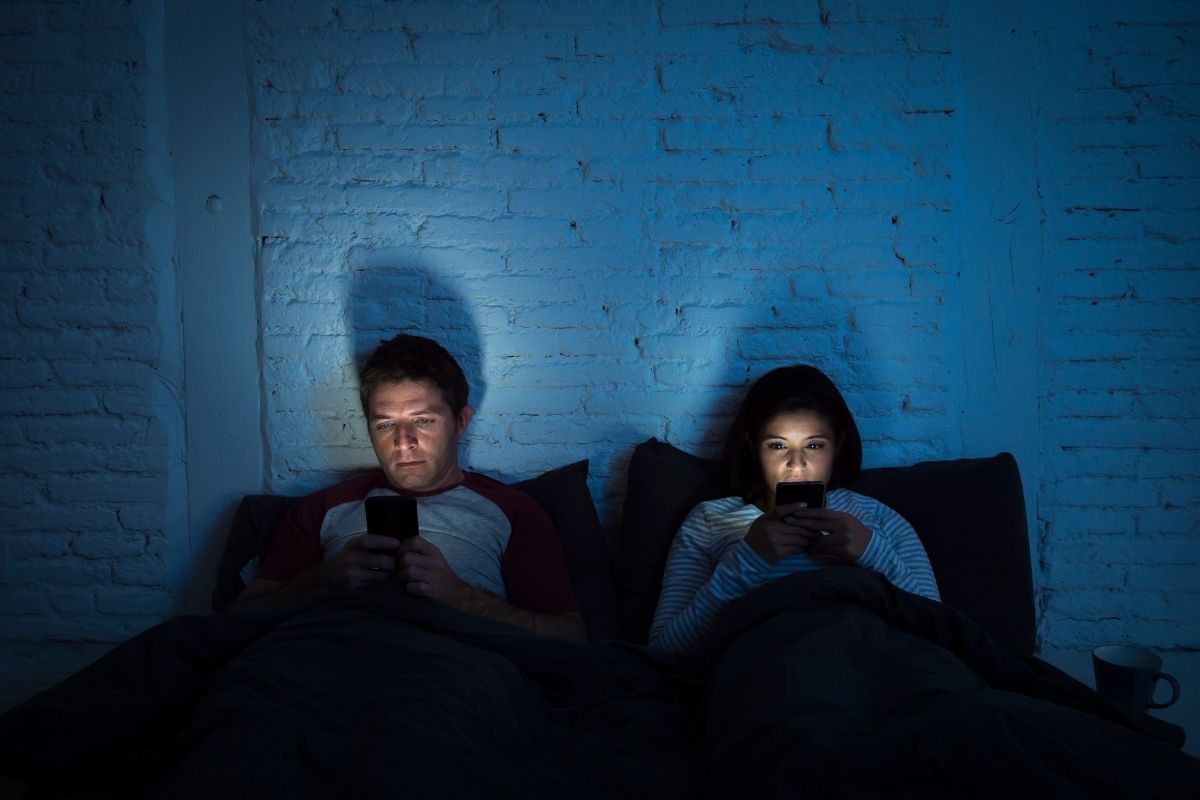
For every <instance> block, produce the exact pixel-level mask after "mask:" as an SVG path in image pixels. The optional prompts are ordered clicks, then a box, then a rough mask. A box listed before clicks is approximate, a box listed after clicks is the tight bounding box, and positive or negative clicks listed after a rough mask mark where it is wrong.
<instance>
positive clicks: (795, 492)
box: [775, 481, 825, 508]
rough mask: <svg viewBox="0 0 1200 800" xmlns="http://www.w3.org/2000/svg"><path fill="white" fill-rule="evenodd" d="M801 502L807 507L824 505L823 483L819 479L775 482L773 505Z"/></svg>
mask: <svg viewBox="0 0 1200 800" xmlns="http://www.w3.org/2000/svg"><path fill="white" fill-rule="evenodd" d="M799 502H803V503H804V504H805V505H806V506H807V507H808V508H824V507H825V484H824V483H822V482H821V481H786V482H784V483H777V484H775V507H776V508H778V507H779V506H785V505H787V504H788V503H799Z"/></svg>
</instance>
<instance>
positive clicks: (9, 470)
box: [0, 2, 187, 682]
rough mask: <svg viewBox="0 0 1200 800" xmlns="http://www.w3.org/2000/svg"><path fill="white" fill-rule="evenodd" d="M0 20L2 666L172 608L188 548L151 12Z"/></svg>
mask: <svg viewBox="0 0 1200 800" xmlns="http://www.w3.org/2000/svg"><path fill="white" fill-rule="evenodd" d="M3 16H4V20H3V22H2V23H0V25H2V26H3V28H2V32H0V58H2V59H3V62H4V64H3V76H4V77H3V79H2V81H3V90H2V91H0V119H2V120H4V121H3V123H0V129H2V131H3V132H2V134H0V136H2V140H3V153H4V155H3V156H2V157H0V197H3V200H2V201H0V275H2V278H0V281H2V284H3V290H4V291H3V295H2V296H3V300H2V301H0V343H2V344H0V375H2V376H3V377H2V378H0V416H2V417H3V425H2V426H0V484H2V485H3V487H4V489H5V491H3V492H2V493H0V519H2V520H3V521H2V522H0V529H2V532H3V536H2V538H0V545H2V547H3V550H0V553H2V555H3V558H2V559H0V581H2V583H0V682H4V681H8V680H9V679H11V678H12V676H13V674H14V673H26V674H39V675H53V674H55V673H57V672H58V671H62V670H70V669H73V668H75V667H78V666H81V665H82V664H84V663H86V662H87V661H88V660H90V659H91V658H94V657H95V656H96V655H98V654H99V653H100V652H102V651H103V650H104V649H106V648H107V647H110V646H111V644H112V643H113V642H115V641H119V640H122V639H124V638H127V637H128V636H130V635H131V634H133V633H135V632H137V631H139V630H141V629H143V628H145V627H147V626H149V625H150V624H153V623H155V622H158V621H160V620H162V619H164V618H166V617H168V616H170V615H171V614H173V613H175V611H176V610H177V608H178V598H179V592H180V589H181V586H180V584H181V577H182V574H183V570H184V567H185V563H184V559H183V558H182V555H183V554H185V553H186V550H187V538H186V537H187V531H186V530H184V529H180V528H179V527H178V526H176V525H173V524H172V521H173V520H176V519H177V517H176V516H173V515H174V514H175V513H176V512H177V510H178V508H179V504H178V501H176V500H174V499H173V497H176V496H177V495H176V494H175V493H174V492H175V491H177V490H178V489H179V488H180V487H181V486H182V484H181V482H180V478H181V474H182V463H183V462H182V452H181V450H180V441H181V436H182V429H181V421H180V420H181V417H180V411H181V409H180V406H179V403H178V400H177V398H176V396H177V395H178V394H179V381H180V375H179V355H178V351H177V349H176V348H177V346H178V332H177V330H175V326H177V324H178V323H177V320H178V309H177V307H176V304H175V298H174V294H173V288H172V287H173V273H172V265H171V258H172V252H171V250H170V247H171V246H172V244H171V242H170V231H169V229H168V228H164V227H162V226H161V225H159V224H157V223H160V222H161V221H162V215H161V210H162V208H163V207H164V205H165V201H164V200H163V197H164V195H165V196H169V187H170V182H169V171H168V161H167V156H166V152H165V147H164V145H163V142H162V140H161V135H162V133H163V130H164V129H163V126H162V116H161V114H162V112H161V107H162V103H163V100H164V98H163V96H162V90H161V80H162V75H161V69H159V68H158V67H157V66H156V64H155V57H154V55H153V49H154V46H155V44H156V43H160V39H161V12H158V11H156V10H155V9H154V8H153V6H151V5H147V4H134V5H131V4H129V3H116V2H114V3H104V2H88V3H18V4H9V5H8V6H7V7H6V8H5V10H4V15H3ZM155 109H158V110H155Z"/></svg>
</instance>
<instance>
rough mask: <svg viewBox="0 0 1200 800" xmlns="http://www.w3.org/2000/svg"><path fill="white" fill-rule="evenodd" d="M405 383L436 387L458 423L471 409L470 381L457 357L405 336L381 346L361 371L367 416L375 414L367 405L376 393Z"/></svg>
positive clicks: (427, 341) (361, 393)
mask: <svg viewBox="0 0 1200 800" xmlns="http://www.w3.org/2000/svg"><path fill="white" fill-rule="evenodd" d="M402 381H428V382H429V383H432V384H433V385H434V386H436V387H437V388H438V390H439V391H440V392H441V393H442V399H443V400H445V401H446V405H448V406H450V410H451V411H452V412H453V413H454V417H455V419H457V418H458V417H459V415H460V414H462V410H463V407H465V406H466V405H467V397H468V392H469V389H468V387H467V378H466V376H465V375H464V374H463V371H462V367H460V366H459V365H458V362H457V361H455V360H454V356H452V355H450V353H449V352H448V351H447V350H446V348H444V347H442V346H441V345H440V344H438V343H437V342H435V341H434V340H433V339H427V338H425V337H424V336H413V335H412V334H408V333H402V334H399V335H398V336H395V337H393V338H391V339H388V340H387V341H385V342H380V343H379V346H378V347H376V348H375V351H374V352H372V353H371V355H370V356H368V358H367V361H366V363H365V364H363V367H362V369H361V370H359V373H358V386H359V396H360V397H361V399H362V406H363V413H364V414H370V413H371V412H370V410H369V409H368V408H367V403H368V402H369V401H370V399H371V395H372V394H373V393H374V392H375V390H376V389H378V388H379V387H380V386H381V385H383V384H385V383H400V382H402Z"/></svg>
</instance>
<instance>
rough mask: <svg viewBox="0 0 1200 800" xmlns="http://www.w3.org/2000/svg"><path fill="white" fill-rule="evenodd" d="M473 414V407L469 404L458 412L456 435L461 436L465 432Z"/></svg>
mask: <svg viewBox="0 0 1200 800" xmlns="http://www.w3.org/2000/svg"><path fill="white" fill-rule="evenodd" d="M474 416H475V409H473V408H471V407H470V406H463V407H462V411H460V412H458V432H457V433H456V434H455V435H457V436H462V435H463V434H464V433H466V432H467V426H468V425H470V424H471V418H472V417H474Z"/></svg>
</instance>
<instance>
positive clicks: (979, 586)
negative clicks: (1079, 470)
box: [850, 453, 1037, 655]
mask: <svg viewBox="0 0 1200 800" xmlns="http://www.w3.org/2000/svg"><path fill="white" fill-rule="evenodd" d="M850 488H851V489H853V490H854V491H856V492H862V493H863V494H865V495H870V496H871V497H874V498H875V499H877V500H879V501H880V502H882V503H885V504H887V505H889V506H891V507H892V508H894V509H895V510H896V511H897V512H899V513H900V515H901V516H902V517H904V518H905V519H906V520H908V521H909V523H910V524H911V525H912V526H913V528H914V529H915V530H916V531H917V535H918V536H920V537H921V543H922V544H924V545H925V551H926V552H927V553H928V554H929V562H930V564H932V565H933V574H934V575H935V576H936V577H937V582H938V589H939V590H940V591H941V594H942V601H943V602H945V603H946V604H947V605H951V606H953V607H954V608H956V609H958V610H959V611H961V612H963V613H964V614H966V615H967V616H968V617H970V618H971V619H973V620H974V621H975V622H978V623H979V624H980V625H982V626H983V627H984V629H985V630H987V631H988V633H989V634H991V636H992V638H993V639H995V640H996V641H997V642H998V643H999V644H1001V645H1003V646H1005V647H1008V648H1009V649H1011V650H1014V651H1016V652H1018V653H1021V654H1025V655H1028V654H1031V653H1032V652H1033V651H1034V648H1035V647H1036V646H1037V619H1036V615H1035V612H1034V603H1033V568H1032V566H1031V563H1030V556H1029V528H1028V526H1027V525H1026V522H1025V494H1024V492H1023V490H1022V488H1021V473H1020V470H1019V469H1018V468H1017V460H1016V459H1015V458H1013V457H1012V455H1011V454H1009V453H1000V454H999V455H995V456H992V457H991V458H960V459H956V460H948V461H923V462H921V463H918V464H913V465H911V466H907V467H889V468H878V469H867V470H863V471H862V474H861V475H860V476H859V477H858V479H857V480H856V481H854V483H853V484H851V486H850Z"/></svg>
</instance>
